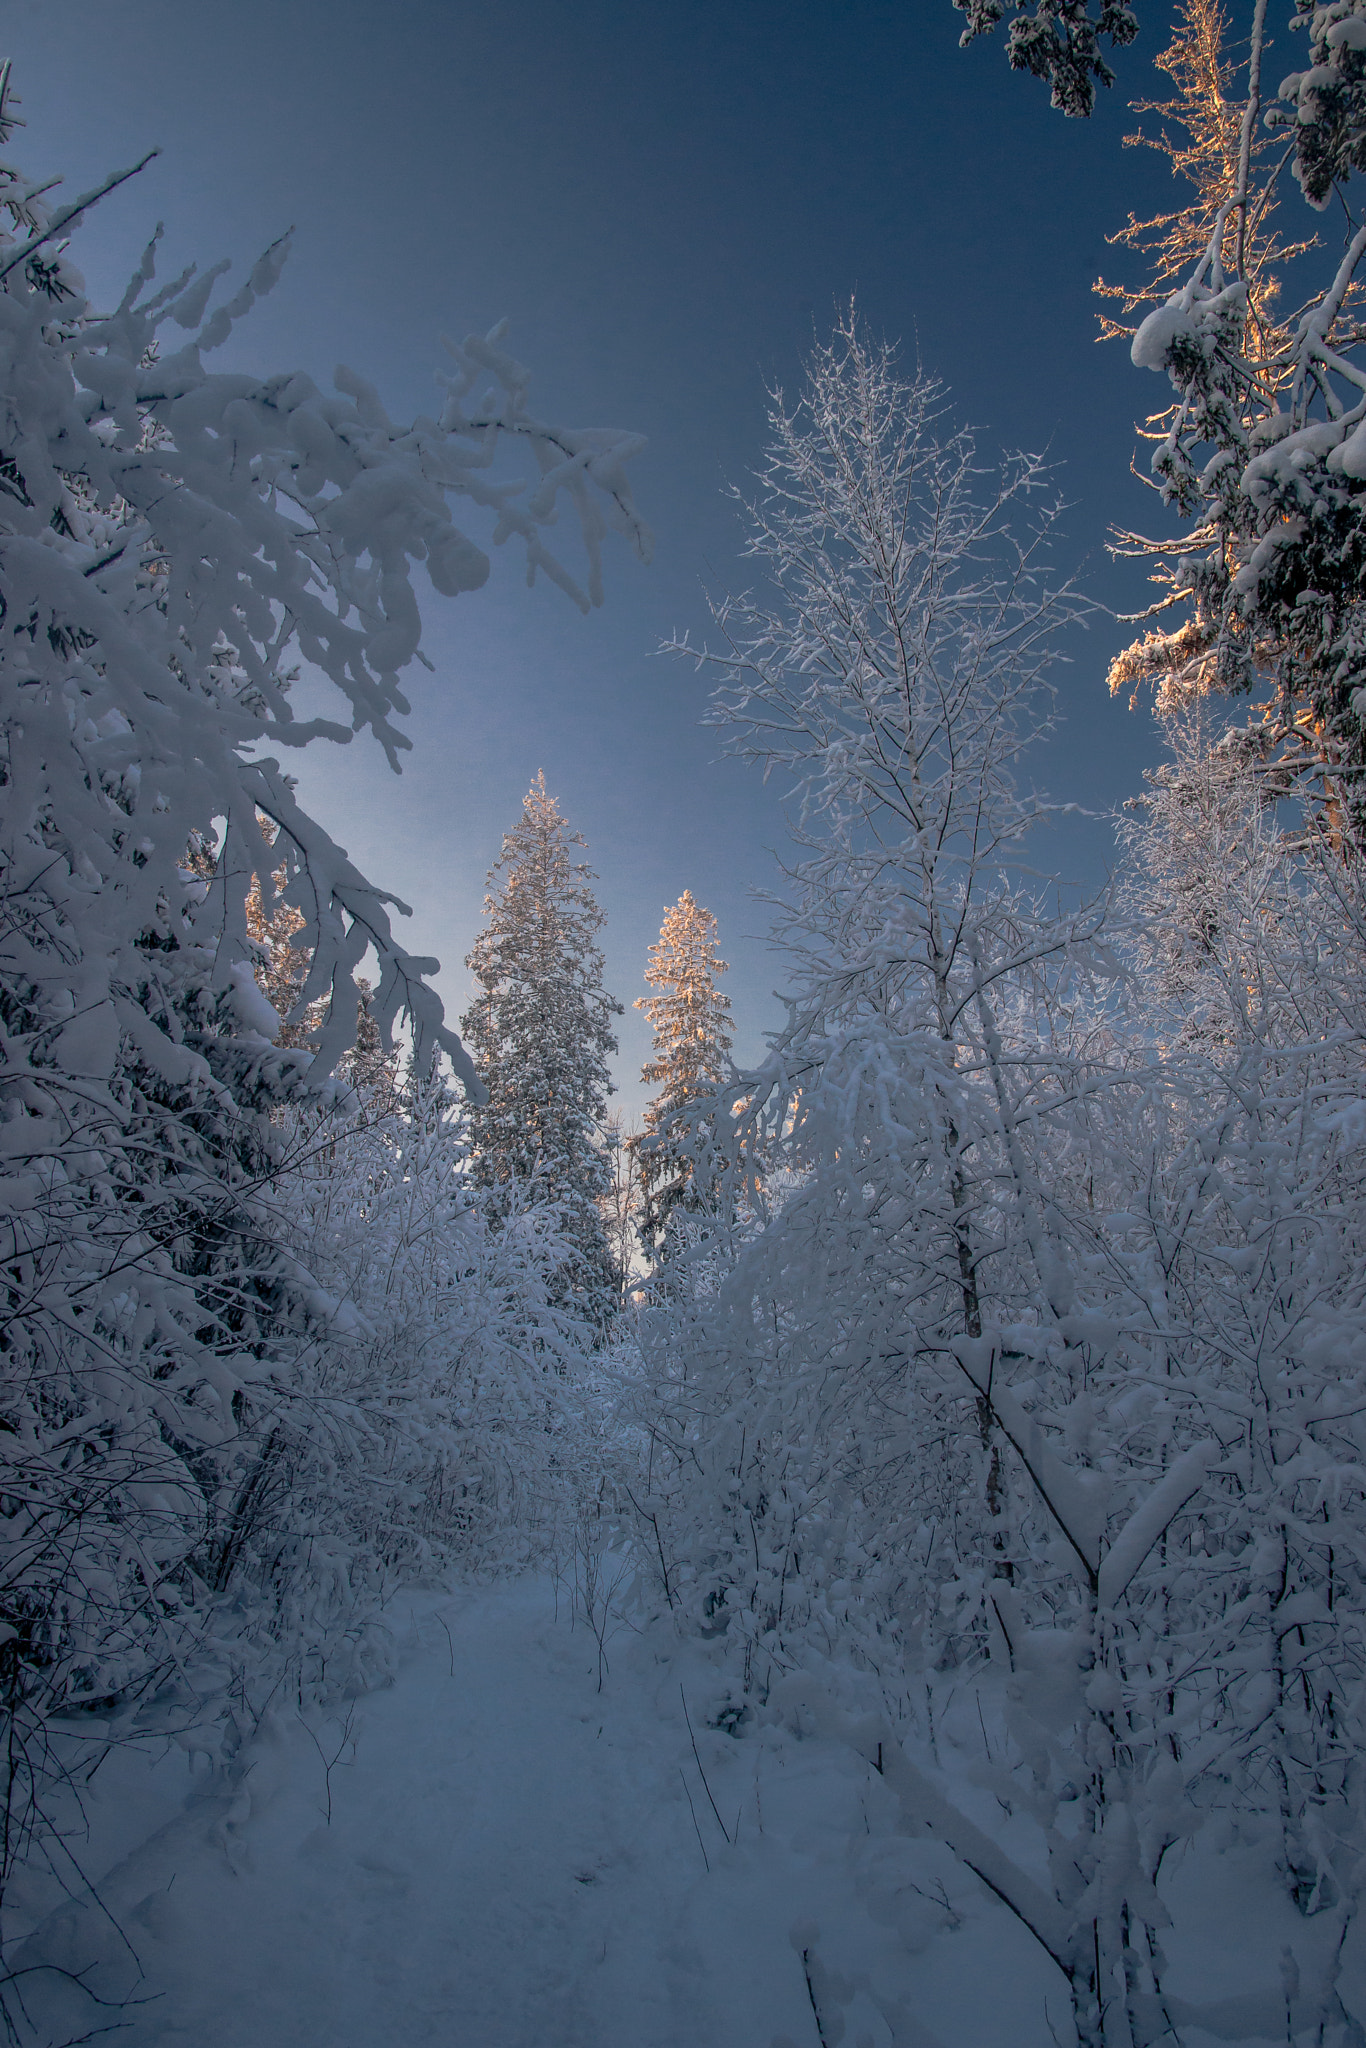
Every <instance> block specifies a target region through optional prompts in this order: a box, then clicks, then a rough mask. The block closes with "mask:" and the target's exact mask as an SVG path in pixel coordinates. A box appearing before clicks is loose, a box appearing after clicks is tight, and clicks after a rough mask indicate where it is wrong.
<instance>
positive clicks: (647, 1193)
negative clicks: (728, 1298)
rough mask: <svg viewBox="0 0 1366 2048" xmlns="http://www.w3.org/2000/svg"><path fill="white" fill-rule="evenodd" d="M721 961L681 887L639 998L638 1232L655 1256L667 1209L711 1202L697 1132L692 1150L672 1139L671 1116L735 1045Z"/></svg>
mask: <svg viewBox="0 0 1366 2048" xmlns="http://www.w3.org/2000/svg"><path fill="white" fill-rule="evenodd" d="M726 972H727V963H726V962H725V961H724V960H723V959H722V958H721V955H720V953H719V952H718V951H717V945H716V919H715V918H714V917H713V916H712V914H711V912H710V911H709V910H705V909H703V907H702V905H701V904H700V903H698V902H697V901H696V900H695V898H694V896H693V893H692V891H691V889H685V890H684V891H683V894H682V895H681V896H680V897H679V899H678V901H677V903H674V904H671V905H670V906H669V908H668V909H667V910H666V911H665V913H664V922H663V924H662V925H661V926H660V928H659V937H658V939H657V940H656V941H655V943H654V945H652V946H651V948H650V960H649V965H648V966H647V967H646V969H645V979H646V981H647V982H648V983H649V984H650V987H651V988H652V989H653V990H654V991H655V993H654V994H653V995H648V996H637V997H636V1003H635V1007H636V1008H637V1009H638V1010H643V1011H644V1012H645V1014H646V1016H647V1017H648V1018H649V1020H650V1025H651V1029H652V1031H653V1033H654V1047H653V1051H652V1053H651V1056H650V1058H649V1059H648V1060H647V1061H646V1062H645V1065H644V1066H643V1067H642V1068H641V1071H640V1078H641V1080H642V1081H645V1082H648V1083H649V1084H650V1085H651V1086H652V1087H653V1088H654V1089H655V1090H656V1091H657V1092H656V1093H655V1094H654V1095H653V1096H652V1097H651V1099H650V1102H649V1104H648V1106H647V1108H646V1111H645V1133H646V1136H645V1140H644V1142H643V1143H641V1142H639V1141H638V1151H639V1155H640V1170H641V1182H642V1189H641V1195H642V1202H641V1215H640V1234H641V1237H642V1239H643V1241H644V1243H645V1244H646V1246H647V1248H648V1250H649V1251H650V1252H651V1253H652V1255H654V1256H655V1257H656V1258H657V1257H658V1256H659V1254H660V1253H661V1251H662V1250H663V1248H664V1243H665V1238H666V1233H667V1231H668V1225H669V1217H670V1214H671V1212H672V1211H673V1210H674V1209H675V1208H676V1207H677V1205H678V1204H679V1203H680V1202H682V1203H683V1204H684V1205H685V1206H686V1207H692V1208H696V1207H698V1206H699V1205H705V1206H706V1207H708V1208H709V1207H710V1205H711V1196H712V1192H713V1190H712V1188H711V1186H710V1184H709V1176H707V1175H705V1174H704V1175H702V1176H701V1177H700V1178H699V1175H698V1171H697V1160H696V1158H695V1157H694V1154H695V1152H696V1151H697V1149H698V1148H697V1133H696V1131H695V1130H694V1133H693V1136H692V1140H691V1147H689V1146H688V1145H681V1144H679V1143H678V1142H677V1141H674V1140H671V1138H670V1135H669V1130H670V1122H671V1120H674V1119H677V1118H679V1116H680V1115H681V1112H683V1111H684V1110H686V1109H687V1108H688V1106H689V1105H690V1104H691V1103H693V1102H695V1101H696V1100H697V1098H698V1097H699V1096H701V1095H713V1094H714V1093H715V1091H716V1089H717V1088H718V1087H719V1086H720V1085H721V1083H722V1082H723V1081H724V1080H725V1078H726V1075H727V1073H728V1072H729V1071H730V1066H731V1059H730V1049H731V1045H732V1043H733V1038H732V1033H731V1021H730V997H729V996H728V995H726V994H725V993H724V991H723V990H721V989H719V988H718V987H717V986H716V978H717V976H718V975H721V974H725V973H726Z"/></svg>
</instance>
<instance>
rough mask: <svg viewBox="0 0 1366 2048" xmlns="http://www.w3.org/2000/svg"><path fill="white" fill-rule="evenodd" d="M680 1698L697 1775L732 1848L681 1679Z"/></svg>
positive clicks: (728, 1846) (718, 1824)
mask: <svg viewBox="0 0 1366 2048" xmlns="http://www.w3.org/2000/svg"><path fill="white" fill-rule="evenodd" d="M678 1697H679V1698H680V1699H681V1700H682V1702H683V1719H684V1720H685V1721H686V1722H687V1724H688V1740H689V1741H690V1742H691V1744H692V1753H693V1755H694V1757H696V1758H697V1774H698V1776H699V1777H700V1778H701V1780H702V1789H703V1790H704V1792H705V1793H706V1795H707V1797H708V1799H711V1810H712V1812H713V1813H714V1814H715V1815H716V1825H717V1827H718V1828H720V1830H721V1833H722V1834H723V1835H725V1837H726V1847H727V1848H728V1849H729V1848H730V1847H731V1846H732V1844H731V1839H730V1836H729V1834H728V1833H727V1832H726V1823H725V1822H724V1821H723V1820H722V1818H721V1809H720V1807H719V1806H718V1805H717V1803H716V1801H715V1800H714V1799H712V1797H711V1786H710V1785H709V1784H708V1783H707V1774H706V1772H705V1771H704V1770H703V1768H702V1758H701V1756H700V1755H699V1754H698V1748H697V1737H696V1736H695V1735H694V1734H693V1732H692V1715H691V1714H690V1713H689V1712H688V1697H687V1694H686V1693H685V1692H684V1690H683V1682H682V1680H681V1679H680V1680H679V1685H678Z"/></svg>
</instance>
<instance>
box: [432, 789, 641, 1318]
mask: <svg viewBox="0 0 1366 2048" xmlns="http://www.w3.org/2000/svg"><path fill="white" fill-rule="evenodd" d="M583 844H584V841H583V839H582V837H581V836H580V835H579V834H578V833H577V832H571V831H570V830H569V828H568V826H567V825H566V823H565V820H564V818H563V817H562V816H561V813H560V809H559V806H558V804H557V803H556V801H555V799H554V798H553V797H551V796H549V795H547V793H546V786H545V776H544V774H538V775H537V777H536V779H535V781H534V782H533V783H532V785H531V788H530V789H529V790H528V791H527V795H526V801H525V803H524V805H523V807H522V815H521V817H520V819H519V820H518V822H517V824H516V826H515V827H514V829H513V830H512V831H511V832H509V833H508V834H507V835H506V837H505V838H504V840H503V851H502V854H501V856H500V858H499V859H498V860H497V861H496V862H495V863H494V865H493V867H492V868H491V869H490V871H489V893H488V895H487V896H486V897H485V899H484V908H485V911H486V914H487V920H488V921H487V923H486V925H485V927H484V930H483V931H482V932H481V933H480V935H479V937H478V938H477V939H476V941H475V943H474V946H473V948H472V950H471V951H470V953H469V955H468V957H467V958H466V961H465V965H466V966H467V967H468V968H469V969H470V971H471V973H472V974H473V975H474V977H475V980H476V981H477V983H478V984H479V993H478V994H477V995H476V996H475V999H474V1001H473V1002H472V1003H471V1005H470V1007H469V1009H468V1010H467V1011H466V1013H465V1015H464V1017H463V1018H462V1019H461V1027H460V1028H461V1030H462V1032H463V1033H464V1035H465V1042H466V1044H467V1045H468V1047H469V1050H470V1052H471V1054H472V1055H473V1058H474V1061H475V1065H476V1068H477V1070H478V1073H479V1078H480V1080H481V1081H482V1082H483V1083H484V1086H485V1087H486V1088H487V1090H488V1101H487V1102H486V1103H484V1104H482V1105H480V1106H478V1107H475V1108H474V1109H473V1110H472V1112H471V1118H470V1127H471V1138H472V1142H473V1146H474V1158H473V1165H472V1171H473V1174H474V1177H475V1179H476V1181H477V1182H479V1183H480V1184H481V1185H483V1186H486V1187H489V1188H492V1189H495V1190H496V1189H499V1188H505V1189H507V1190H508V1193H509V1197H510V1199H511V1202H512V1203H514V1204H515V1205H518V1206H521V1205H524V1204H525V1203H526V1202H528V1201H533V1202H544V1203H547V1204H549V1205H550V1207H551V1208H552V1209H553V1210H554V1211H555V1212H556V1214H557V1217H558V1221H559V1227H560V1230H561V1232H562V1234H563V1237H564V1240H565V1245H566V1256H565V1259H564V1263H563V1265H562V1267H561V1269H560V1274H559V1279H558V1283H557V1285H558V1292H559V1298H560V1301H561V1303H562V1304H563V1305H566V1306H572V1307H573V1308H574V1309H575V1310H576V1311H577V1312H578V1313H579V1314H581V1315H583V1316H584V1317H585V1318H586V1319H587V1320H588V1321H589V1322H591V1323H594V1324H597V1325H599V1326H600V1325H601V1324H602V1323H603V1322H604V1321H605V1319H606V1317H607V1316H608V1314H609V1313H610V1311H611V1305H612V1303H613V1301H614V1300H615V1297H616V1292H617V1288H616V1279H615V1275H614V1273H613V1262H612V1259H611V1255H610V1252H609V1250H608V1245H607V1240H606V1236H605V1233H604V1229H603V1222H602V1217H601V1214H600V1212H599V1209H598V1203H599V1200H600V1199H601V1197H602V1196H604V1195H605V1194H606V1193H607V1192H608V1189H609V1187H610V1186H611V1180H612V1170H611V1165H610V1162H609V1160H608V1158H607V1154H606V1151H605V1149H604V1146H603V1143H602V1128H603V1124H604V1120H605V1118H606V1115H607V1097H608V1096H609V1095H610V1094H611V1092H612V1083H611V1080H610V1078H609V1076H608V1070H607V1062H608V1059H609V1058H610V1057H611V1055H612V1054H613V1053H614V1052H615V1051H616V1049H617V1041H616V1038H615V1035H614V1034H613V1030H612V1019H613V1017H616V1016H620V1015H621V1013H622V1005H621V1004H620V1003H619V1002H617V1001H616V999H615V998H614V997H612V996H610V995H608V994H607V993H606V991H605V990H604V988H603V985H602V973H603V958H602V953H601V951H600V949H599V947H598V944H597V934H598V932H599V931H600V930H601V928H602V925H603V922H604V919H603V913H602V911H601V910H600V909H599V907H598V904H597V902H596V900H595V898H594V896H593V892H592V890H591V888H590V887H589V883H590V882H591V881H593V880H594V879H596V878H595V876H594V874H593V870H592V869H591V868H589V867H587V866H586V865H585V864H584V863H583V862H582V861H576V860H575V859H574V857H573V849H574V848H575V847H581V846H583ZM500 876H501V877H502V883H501V887H499V888H497V890H496V893H495V883H496V881H497V878H498V877H500Z"/></svg>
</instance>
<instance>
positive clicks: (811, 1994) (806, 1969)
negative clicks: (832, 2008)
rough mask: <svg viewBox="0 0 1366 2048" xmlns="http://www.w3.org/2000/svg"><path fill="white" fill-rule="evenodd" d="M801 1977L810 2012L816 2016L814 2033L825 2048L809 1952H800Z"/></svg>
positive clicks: (823, 2031) (806, 1949) (823, 2029)
mask: <svg viewBox="0 0 1366 2048" xmlns="http://www.w3.org/2000/svg"><path fill="white" fill-rule="evenodd" d="M802 1975H803V1977H805V1979H806V1995H807V1997H808V1998H809V1999H810V2000H811V2010H812V2012H813V2013H814V2014H815V2016H816V2032H817V2033H818V2034H819V2036H820V2043H821V2048H827V2042H826V2039H825V2028H824V2027H823V2026H822V2025H821V2009H820V2007H819V2006H818V2005H817V2003H816V1987H815V1985H814V1984H813V1983H812V1982H811V1951H810V1949H809V1948H804V1949H803V1950H802Z"/></svg>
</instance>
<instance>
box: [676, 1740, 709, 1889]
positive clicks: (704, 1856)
mask: <svg viewBox="0 0 1366 2048" xmlns="http://www.w3.org/2000/svg"><path fill="white" fill-rule="evenodd" d="M678 1775H679V1777H680V1778H683V1766H682V1764H680V1765H679V1766H678ZM683 1796H684V1798H685V1799H686V1800H687V1802H688V1811H689V1813H690V1814H691V1815H692V1824H693V1831H694V1833H695V1834H696V1836H697V1846H698V1848H699V1849H700V1850H701V1851H702V1861H703V1862H704V1863H705V1864H706V1866H707V1875H708V1877H710V1876H711V1858H710V1857H709V1856H708V1854H707V1845H706V1843H705V1842H704V1841H703V1840H702V1830H701V1828H700V1827H698V1825H697V1808H696V1807H695V1806H694V1805H693V1803H692V1793H691V1792H690V1791H689V1790H688V1781H687V1779H686V1778H683Z"/></svg>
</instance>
